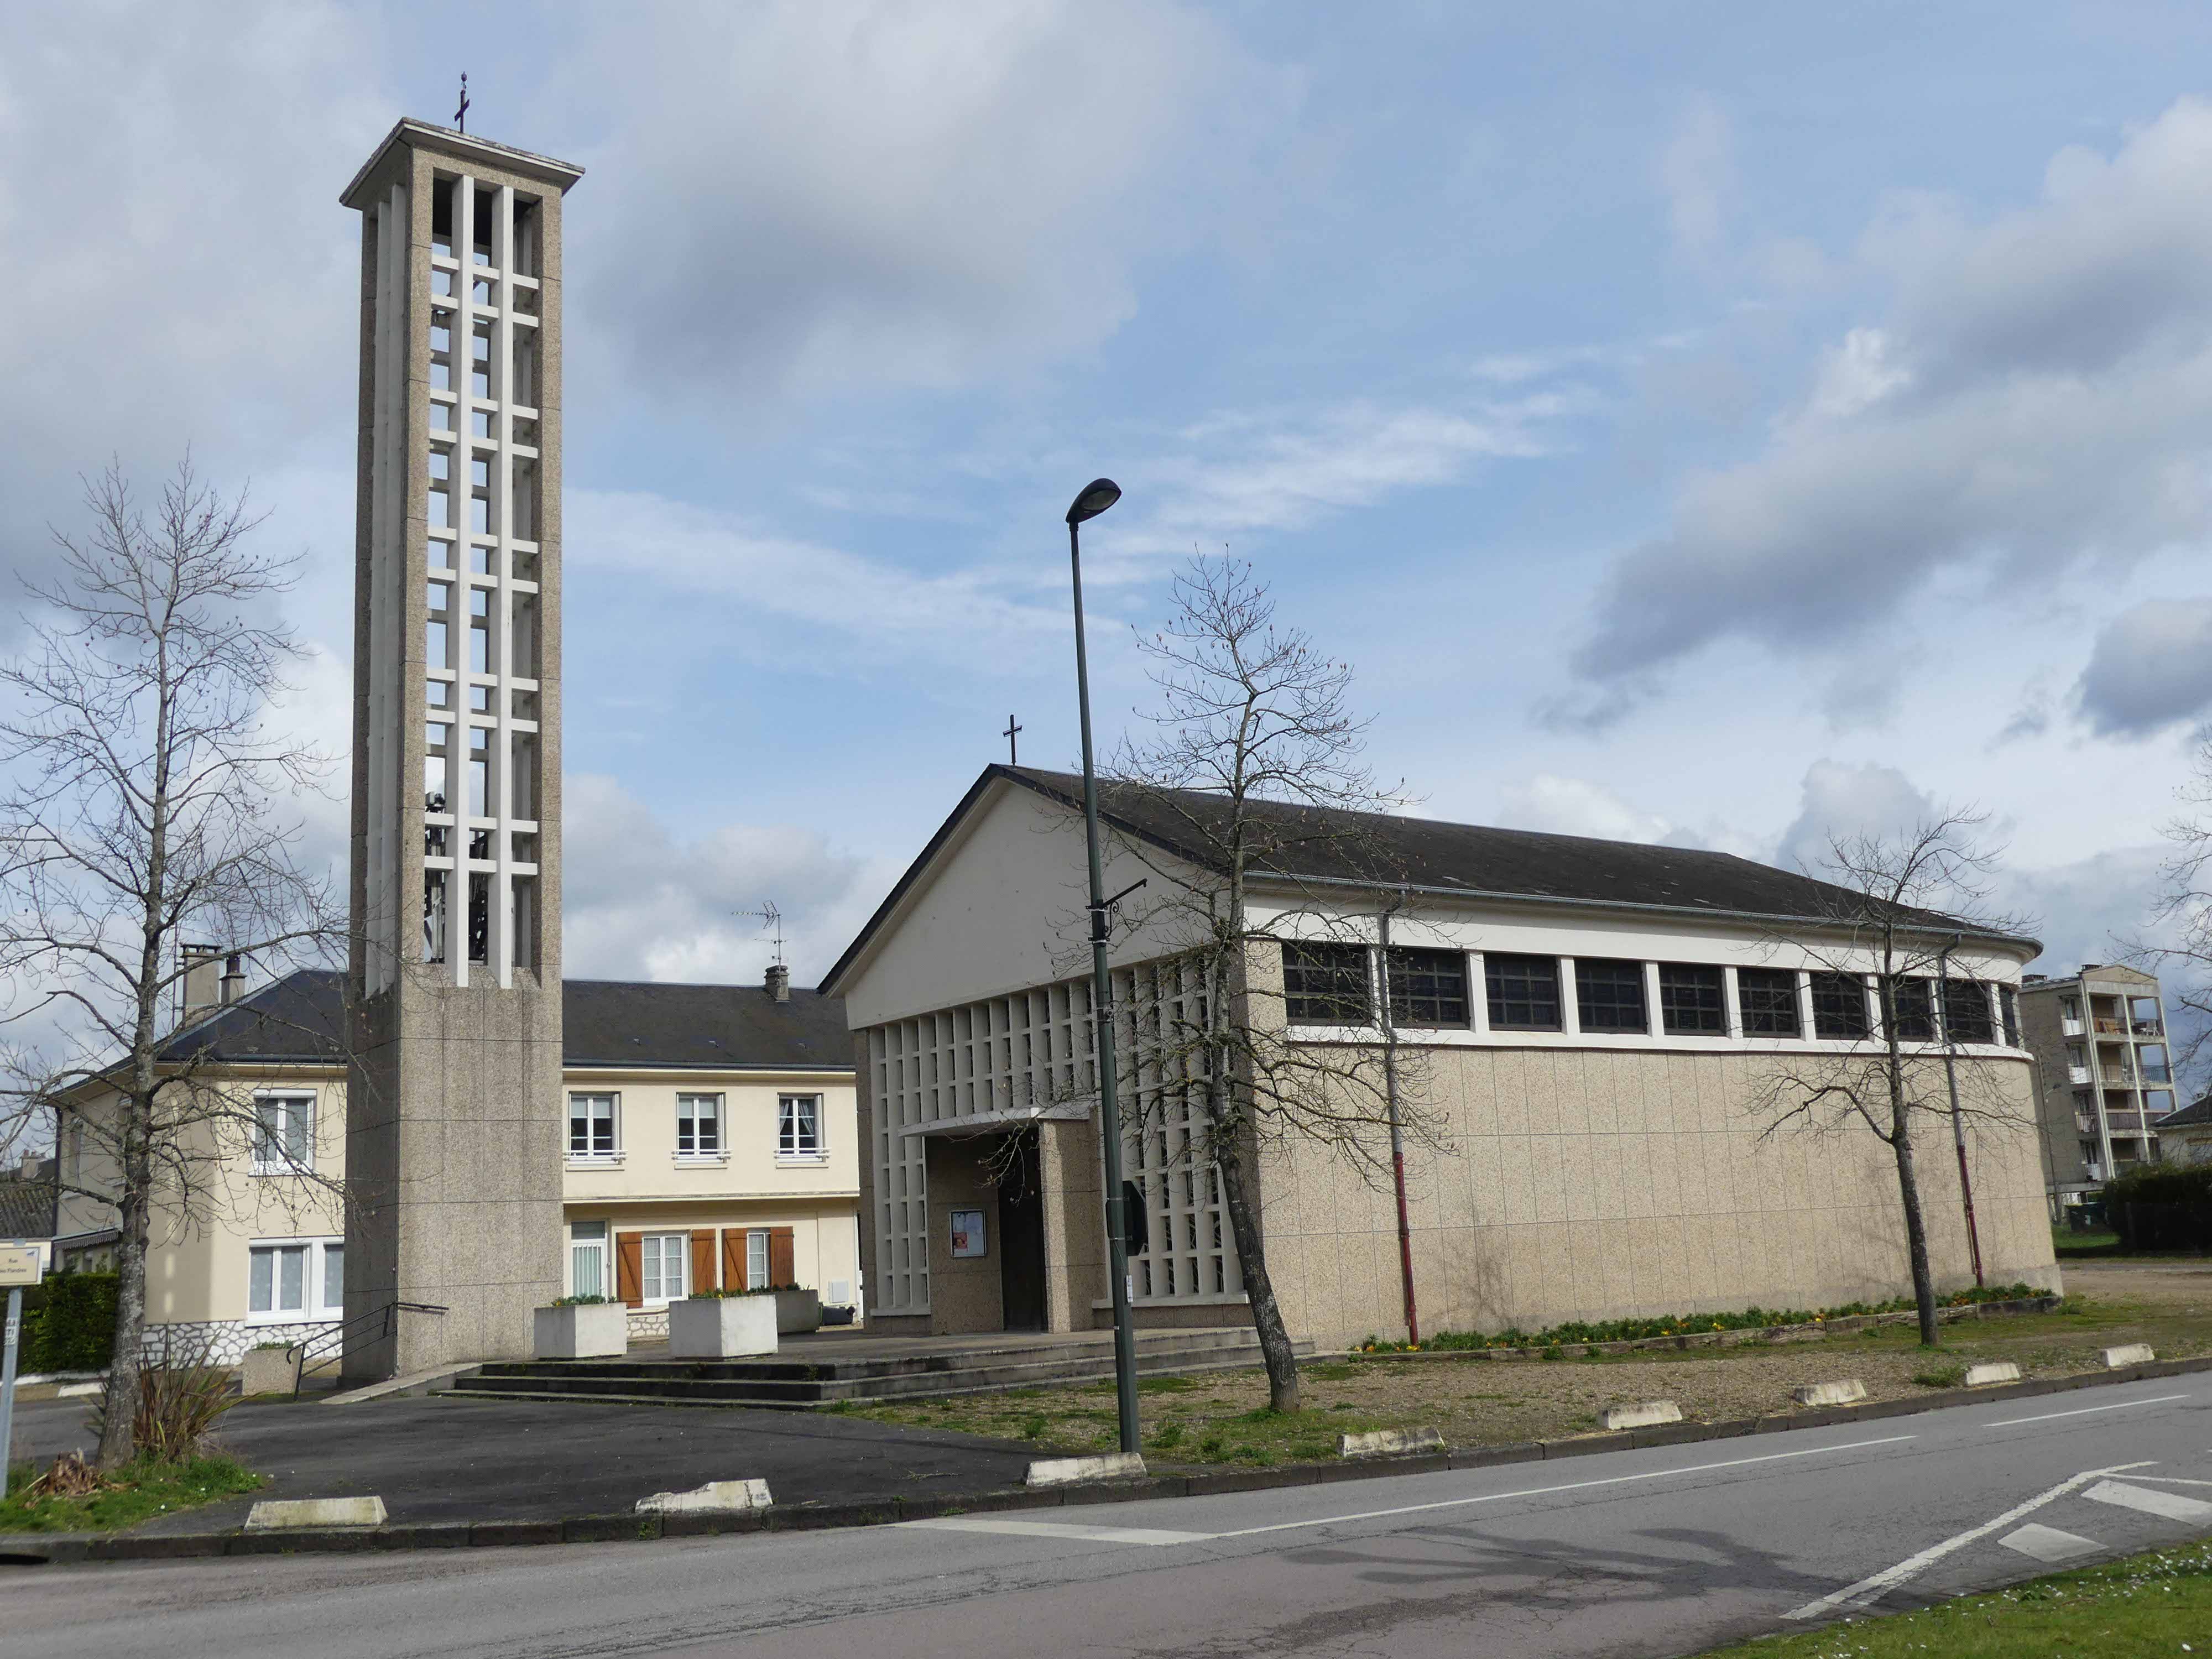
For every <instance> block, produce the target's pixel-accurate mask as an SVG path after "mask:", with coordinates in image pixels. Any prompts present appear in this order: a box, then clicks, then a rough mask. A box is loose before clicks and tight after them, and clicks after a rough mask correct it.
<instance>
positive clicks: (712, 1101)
mask: <svg viewBox="0 0 2212 1659" xmlns="http://www.w3.org/2000/svg"><path fill="white" fill-rule="evenodd" d="M702 1105H703V1106H707V1107H708V1108H711V1117H712V1121H713V1123H714V1146H712V1147H709V1148H704V1149H702V1147H700V1146H699V1145H698V1144H697V1129H696V1126H697V1124H698V1123H699V1122H700V1121H701V1120H700V1118H699V1116H698V1109H699V1108H700V1107H701V1106H702ZM687 1106H689V1107H690V1108H691V1109H692V1116H691V1119H690V1121H691V1123H692V1125H693V1126H694V1127H693V1132H692V1133H693V1144H692V1146H690V1148H689V1149H688V1150H687V1149H686V1148H685V1146H684V1108H685V1107H687ZM675 1156H676V1161H677V1162H678V1164H727V1163H728V1162H729V1161H730V1136H729V1113H728V1110H727V1109H726V1104H725V1102H724V1100H723V1097H721V1096H720V1095H718V1094H699V1093H695V1092H692V1091H685V1092H684V1093H682V1094H679V1095H678V1096H677V1097H676V1154H675Z"/></svg>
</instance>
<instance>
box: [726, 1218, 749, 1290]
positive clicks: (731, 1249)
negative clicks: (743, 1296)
mask: <svg viewBox="0 0 2212 1659" xmlns="http://www.w3.org/2000/svg"><path fill="white" fill-rule="evenodd" d="M722 1288H723V1289H725V1290H730V1291H742V1290H744V1289H746V1288H747V1286H746V1285H745V1230H744V1228H743V1227H725V1228H724V1229H723V1230H722Z"/></svg>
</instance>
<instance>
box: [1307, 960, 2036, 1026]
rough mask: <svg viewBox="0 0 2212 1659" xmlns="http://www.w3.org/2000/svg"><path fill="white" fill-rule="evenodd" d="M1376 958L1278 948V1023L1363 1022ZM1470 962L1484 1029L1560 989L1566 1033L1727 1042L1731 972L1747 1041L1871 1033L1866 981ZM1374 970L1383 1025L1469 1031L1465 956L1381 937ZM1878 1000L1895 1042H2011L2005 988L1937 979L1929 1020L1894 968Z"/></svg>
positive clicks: (1873, 1014) (1546, 1016) (1529, 1012)
mask: <svg viewBox="0 0 2212 1659" xmlns="http://www.w3.org/2000/svg"><path fill="white" fill-rule="evenodd" d="M1376 955H1377V953H1376V951H1374V950H1372V949H1371V948H1370V947H1369V946H1367V945H1352V944H1334V943H1315V942H1290V943H1286V944H1285V945H1284V946H1283V995H1284V1004H1285V1017H1286V1018H1288V1020H1289V1022H1290V1024H1293V1025H1337V1026H1365V1025H1369V1024H1373V1023H1374V1018H1375V1006H1376V1004H1375V994H1376V984H1375V979H1376V972H1377V966H1378V964H1377V963H1376ZM1481 960H1482V978H1483V987H1482V989H1483V997H1484V1012H1485V1013H1486V1016H1487V1019H1488V1029H1489V1030H1493V1031H1564V1030H1566V1029H1567V1026H1566V1020H1565V1007H1566V1002H1565V999H1566V998H1567V997H1568V996H1570V995H1571V996H1572V998H1573V999H1574V1011H1575V1017H1576V1018H1575V1024H1576V1029H1577V1030H1579V1031H1581V1032H1582V1033H1583V1034H1584V1035H1588V1036H1650V1035H1651V1034H1652V1030H1653V1019H1654V1016H1655V1014H1656V1019H1657V1026H1658V1030H1660V1031H1661V1032H1662V1033H1663V1034H1665V1035H1667V1036H1727V1035H1728V1034H1729V991H1728V981H1729V979H1730V978H1731V977H1733V979H1734V980H1735V1001H1736V1007H1737V1011H1738V1012H1739V1015H1740V1017H1741V1023H1742V1024H1741V1029H1742V1032H1743V1035H1745V1036H1760V1037H1804V1036H1813V1037H1817V1038H1821V1039H1826V1040H1829V1041H1838V1042H1857V1041H1861V1040H1863V1039H1866V1038H1868V1037H1870V1036H1873V1035H1874V1034H1875V1031H1876V1030H1879V1029H1880V1021H1881V996H1880V994H1879V991H1878V987H1877V986H1876V984H1875V980H1874V978H1873V976H1871V975H1859V974H1842V973H1824V972H1819V971H1812V972H1807V971H1805V970H1801V969H1776V968H1724V967H1719V966H1716V965H1713V964H1711V963H1687V962H1661V963H1645V962H1637V961H1624V960H1618V959H1613V958H1607V957H1546V956H1531V955H1525V954H1521V953H1509V952H1502V951H1486V952H1484V953H1483V955H1482V958H1481ZM1380 967H1381V970H1382V976H1383V981H1384V982H1385V984H1386V985H1387V987H1388V992H1389V1011H1390V1020H1391V1024H1393V1025H1394V1026H1401V1027H1411V1028H1414V1029H1420V1030H1469V1029H1472V1026H1473V1018H1472V1012H1473V1005H1472V1000H1471V995H1470V991H1471V987H1470V983H1469V980H1470V972H1469V959H1468V953H1467V952H1465V951H1437V950H1421V949H1416V948H1413V947H1401V946H1395V945H1394V946H1392V947H1391V949H1390V950H1389V951H1388V952H1387V953H1385V954H1384V957H1383V962H1382V963H1381V964H1380ZM1889 1000H1890V1004H1891V1006H1892V1008H1893V1018H1894V1019H1895V1021H1896V1024H1897V1034H1898V1036H1899V1037H1900V1038H1901V1039H1903V1040H1905V1041H1906V1042H1935V1041H1936V1039H1937V1036H1938V1034H1939V1031H1948V1034H1949V1038H1950V1040H1951V1041H1953V1042H1959V1043H1965V1044H1976V1043H1980V1044H1989V1043H1994V1042H1997V1041H1998V1040H1999V1039H1998V1033H1999V1031H2000V1030H2002V1034H2003V1037H2002V1040H2003V1042H2004V1043H2005V1045H2006V1046H2007V1047H2008V1048H2018V1047H2019V1046H2020V1012H2019V1005H2018V1002H2017V1000H2016V999H2015V993H2014V989H2013V987H2011V986H2009V985H1997V984H1993V983H1991V982H1990V981H1985V980H1973V979H1945V980H1944V981H1942V1019H1941V1022H1940V1024H1939V1022H1938V1019H1937V1009H1936V1003H1937V994H1936V981H1935V980H1933V979H1930V978H1928V977H1925V976H1923V975H1905V976H1900V977H1899V978H1896V979H1893V981H1890V986H1889ZM1808 1015H1809V1022H1808ZM1808 1023H1809V1026H1810V1029H1809V1030H1808Z"/></svg>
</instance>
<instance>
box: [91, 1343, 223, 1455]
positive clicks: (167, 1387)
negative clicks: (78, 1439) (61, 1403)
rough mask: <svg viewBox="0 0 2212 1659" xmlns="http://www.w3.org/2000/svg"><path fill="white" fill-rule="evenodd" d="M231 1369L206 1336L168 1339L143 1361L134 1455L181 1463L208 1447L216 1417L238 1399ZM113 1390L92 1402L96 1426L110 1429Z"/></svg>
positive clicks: (101, 1430) (94, 1428)
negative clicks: (232, 1388) (217, 1356)
mask: <svg viewBox="0 0 2212 1659" xmlns="http://www.w3.org/2000/svg"><path fill="white" fill-rule="evenodd" d="M230 1383H231V1377H230V1369H229V1367H228V1366H226V1365H219V1364H216V1363H215V1360H214V1345H213V1344H212V1342H210V1340H209V1339H208V1338H206V1337H197V1338H189V1339H183V1340H178V1341H175V1342H163V1343H161V1345H160V1346H158V1347H157V1348H156V1350H155V1352H152V1353H149V1354H144V1355H143V1356H142V1357H141V1358H140V1359H139V1362H138V1411H137V1415H136V1416H135V1417H133V1418H132V1419H131V1447H132V1453H133V1455H135V1456H137V1457H140V1458H146V1459H150V1460H151V1461H153V1462H159V1463H181V1462H186V1461H188V1460H190V1459H192V1458H196V1457H198V1456H200V1455H202V1454H203V1453H204V1451H206V1450H207V1449H208V1448H207V1440H208V1436H209V1434H210V1432H211V1431H213V1429H214V1427H215V1424H216V1419H217V1418H219V1417H221V1416H222V1414H223V1413H225V1412H227V1411H228V1410H229V1409H230V1408H231V1407H233V1406H234V1405H236V1404H237V1403H238V1397H237V1396H236V1395H234V1394H232V1393H231V1391H230ZM106 1418H107V1395H106V1394H105V1393H104V1392H103V1393H102V1394H101V1395H100V1403H99V1404H98V1405H96V1406H94V1407H93V1408H92V1431H93V1433H94V1435H95V1436H99V1435H102V1434H104V1433H105V1432H106Z"/></svg>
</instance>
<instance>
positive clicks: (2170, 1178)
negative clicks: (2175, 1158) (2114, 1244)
mask: <svg viewBox="0 0 2212 1659" xmlns="http://www.w3.org/2000/svg"><path fill="white" fill-rule="evenodd" d="M2105 1213H2106V1215H2108V1216H2110V1217H2111V1218H2112V1229H2113V1231H2115V1232H2117V1233H2118V1234H2119V1236H2120V1245H2121V1248H2122V1249H2129V1250H2156V1249H2169V1250H2208V1249H2212V1165H2208V1164H2187V1165H2176V1164H2146V1165H2144V1166H2143V1167H2142V1168H2140V1169H2135V1170H2129V1171H2128V1172H2127V1173H2126V1174H2125V1175H2123V1176H2114V1177H2113V1178H2112V1180H2111V1181H2108V1182H2106V1183H2105Z"/></svg>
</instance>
